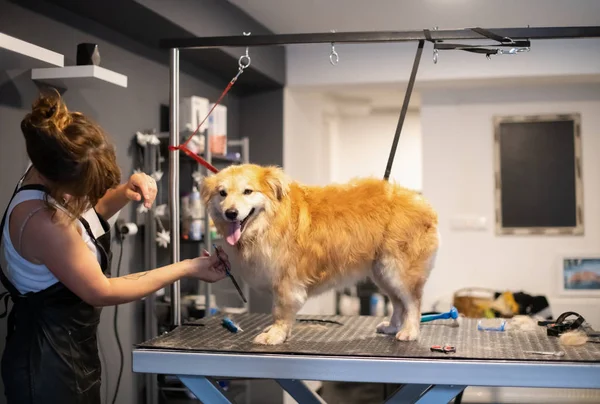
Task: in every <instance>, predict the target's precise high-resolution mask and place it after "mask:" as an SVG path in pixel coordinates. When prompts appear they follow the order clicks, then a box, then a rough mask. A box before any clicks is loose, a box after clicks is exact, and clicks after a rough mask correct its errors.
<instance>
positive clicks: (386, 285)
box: [372, 258, 405, 335]
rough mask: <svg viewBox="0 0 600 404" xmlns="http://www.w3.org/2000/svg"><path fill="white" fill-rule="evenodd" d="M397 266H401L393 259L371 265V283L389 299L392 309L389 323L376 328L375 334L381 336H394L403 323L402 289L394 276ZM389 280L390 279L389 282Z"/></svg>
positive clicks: (381, 260) (382, 323) (380, 260)
mask: <svg viewBox="0 0 600 404" xmlns="http://www.w3.org/2000/svg"><path fill="white" fill-rule="evenodd" d="M398 265H402V264H401V263H400V262H399V260H395V259H393V258H390V259H378V260H377V261H375V263H374V264H373V269H372V279H373V282H374V283H375V284H376V285H377V286H378V287H379V289H381V291H382V292H383V293H385V294H386V295H387V296H388V297H389V299H390V302H391V303H392V308H393V313H392V315H391V316H390V321H383V322H381V323H380V324H379V325H378V326H377V332H378V333H381V334H390V335H396V334H397V333H398V331H400V327H401V326H402V323H403V321H404V311H405V307H404V303H403V301H402V298H401V293H402V291H403V287H400V286H399V285H398V280H397V279H396V276H395V275H394V274H396V273H398ZM390 278H392V280H391V281H390Z"/></svg>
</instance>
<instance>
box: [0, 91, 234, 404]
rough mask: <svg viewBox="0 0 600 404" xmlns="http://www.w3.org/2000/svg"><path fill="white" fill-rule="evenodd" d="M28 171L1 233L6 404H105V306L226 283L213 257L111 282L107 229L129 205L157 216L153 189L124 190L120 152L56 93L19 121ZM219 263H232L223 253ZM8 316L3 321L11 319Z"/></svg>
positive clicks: (131, 186) (132, 182)
mask: <svg viewBox="0 0 600 404" xmlns="http://www.w3.org/2000/svg"><path fill="white" fill-rule="evenodd" d="M21 130H22V132H23V135H24V136H25V143H26V147H27V154H28V155H29V158H30V160H31V163H32V165H31V167H30V168H29V169H28V170H27V172H26V173H25V175H24V176H23V178H22V179H21V181H19V183H18V184H17V188H16V189H15V193H14V194H13V197H12V199H11V201H10V203H9V206H8V208H7V210H6V211H5V214H4V218H3V220H2V225H1V227H0V234H1V238H0V243H1V245H2V252H1V255H0V257H2V258H3V260H2V266H1V268H0V269H2V270H1V271H0V279H1V280H2V283H3V284H4V287H5V288H6V289H7V291H8V292H9V295H6V297H5V299H4V300H5V303H6V302H7V299H8V297H9V296H10V297H11V298H12V300H13V303H14V305H13V307H12V309H11V312H10V314H9V316H8V336H7V342H6V346H5V349H4V354H3V357H2V378H3V381H4V388H5V395H6V397H7V400H8V402H9V403H11V404H12V403H15V404H16V403H19V404H26V403H45V404H52V403H60V404H75V403H82V404H83V403H85V404H90V403H92V404H95V403H100V376H101V368H100V359H99V356H98V348H97V339H96V331H97V327H98V323H99V321H100V312H101V307H102V306H111V305H117V304H122V303H128V302H131V301H134V300H137V299H140V298H142V297H144V296H146V295H149V294H151V293H153V292H155V291H157V290H158V289H161V288H163V287H165V286H166V285H168V284H170V283H172V282H174V281H177V280H178V279H180V278H183V277H196V278H198V279H201V280H203V281H206V282H216V281H218V280H220V279H222V278H224V277H225V276H226V274H225V269H224V267H223V265H222V264H221V262H220V260H219V259H218V257H217V256H216V255H213V256H210V255H209V254H208V252H206V251H204V254H203V257H199V258H195V259H189V260H184V261H181V262H179V263H176V264H172V265H168V266H165V267H162V268H158V269H154V270H151V271H147V272H138V273H133V274H131V275H126V276H122V277H119V278H110V277H109V272H110V263H111V254H110V226H109V225H108V223H107V220H108V219H109V218H110V217H111V216H113V215H114V214H115V213H116V212H118V211H119V210H121V208H123V207H124V206H125V205H126V204H127V203H128V201H131V200H133V201H140V202H143V203H144V204H145V205H146V207H150V206H151V205H152V203H153V202H154V198H155V196H156V184H155V182H154V180H153V179H152V178H151V177H149V176H147V175H145V174H134V175H132V176H131V177H130V178H129V180H128V181H127V183H125V184H122V185H119V183H120V181H121V180H120V177H121V175H120V171H119V168H118V167H117V162H116V156H115V151H114V148H113V146H112V145H111V144H110V143H109V141H108V139H107V136H106V135H105V133H104V132H103V130H102V129H101V128H100V127H99V126H98V125H97V124H95V123H94V122H92V121H91V120H90V119H89V118H87V117H86V116H85V115H83V114H81V113H78V112H71V111H69V110H68V109H67V107H66V106H65V104H64V103H63V102H62V100H61V98H60V96H59V95H58V94H51V95H50V96H41V97H40V98H38V99H37V100H36V101H35V103H34V104H33V108H32V111H31V113H29V114H27V115H26V116H25V118H24V119H23V121H22V122H21ZM219 254H220V256H221V257H222V258H223V259H225V260H227V256H226V254H225V252H224V251H219ZM5 315H6V313H5V314H4V315H2V317H4V316H5Z"/></svg>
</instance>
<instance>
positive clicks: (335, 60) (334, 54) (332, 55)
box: [329, 29, 340, 66]
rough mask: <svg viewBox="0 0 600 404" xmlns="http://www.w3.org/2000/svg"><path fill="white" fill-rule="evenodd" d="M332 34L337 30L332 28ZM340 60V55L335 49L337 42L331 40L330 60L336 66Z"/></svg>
mask: <svg viewBox="0 0 600 404" xmlns="http://www.w3.org/2000/svg"><path fill="white" fill-rule="evenodd" d="M331 33H332V34H335V30H334V29H332V30H331ZM339 61H340V55H338V53H337V52H336V51H335V42H331V53H330V54H329V62H330V63H331V64H332V65H333V66H335V65H337V64H338V62H339Z"/></svg>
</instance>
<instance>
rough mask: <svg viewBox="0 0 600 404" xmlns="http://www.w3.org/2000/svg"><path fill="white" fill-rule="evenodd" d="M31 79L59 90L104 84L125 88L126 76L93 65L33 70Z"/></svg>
mask: <svg viewBox="0 0 600 404" xmlns="http://www.w3.org/2000/svg"><path fill="white" fill-rule="evenodd" d="M31 78H32V79H33V80H36V81H39V82H43V83H45V84H49V85H51V86H54V87H59V88H68V87H69V86H70V85H73V86H76V87H88V88H89V87H96V86H100V85H105V84H114V85H116V86H119V87H125V88H126V87H127V76H125V75H122V74H120V73H117V72H114V71H112V70H108V69H106V68H104V67H100V66H95V65H83V66H65V67H51V68H44V69H33V70H32V71H31Z"/></svg>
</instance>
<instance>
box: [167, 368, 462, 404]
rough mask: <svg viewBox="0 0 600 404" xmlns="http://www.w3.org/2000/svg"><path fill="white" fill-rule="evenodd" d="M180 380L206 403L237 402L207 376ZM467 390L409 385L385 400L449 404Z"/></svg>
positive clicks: (298, 396) (297, 386)
mask: <svg viewBox="0 0 600 404" xmlns="http://www.w3.org/2000/svg"><path fill="white" fill-rule="evenodd" d="M178 378H179V380H181V382H182V383H183V384H185V385H186V387H187V388H188V389H190V391H191V392H192V393H194V395H195V396H196V397H197V398H198V399H199V400H200V401H201V402H203V403H211V404H232V403H234V401H232V400H230V399H229V398H228V397H227V396H226V394H225V392H224V391H223V390H222V389H221V388H220V387H219V385H217V384H216V383H215V382H214V381H212V380H210V379H208V378H207V377H204V376H183V375H182V376H178ZM277 383H278V384H279V385H280V386H281V388H282V389H283V390H285V391H286V392H288V394H289V395H290V396H292V397H293V398H294V400H296V401H297V402H298V404H327V403H326V401H325V400H323V399H322V398H321V397H320V396H319V395H318V394H316V393H315V392H313V391H312V390H311V389H309V388H308V386H307V385H306V383H304V382H303V381H301V380H294V379H278V380H277ZM465 388H466V386H454V385H423V384H414V385H411V384H409V385H405V386H403V387H401V388H400V389H398V390H397V391H396V393H394V394H393V395H392V396H391V397H389V398H388V399H387V400H386V401H385V404H408V403H415V404H446V403H448V402H450V401H451V400H452V399H454V398H455V397H456V396H458V395H459V394H460V393H462V392H463V390H464V389H465Z"/></svg>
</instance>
